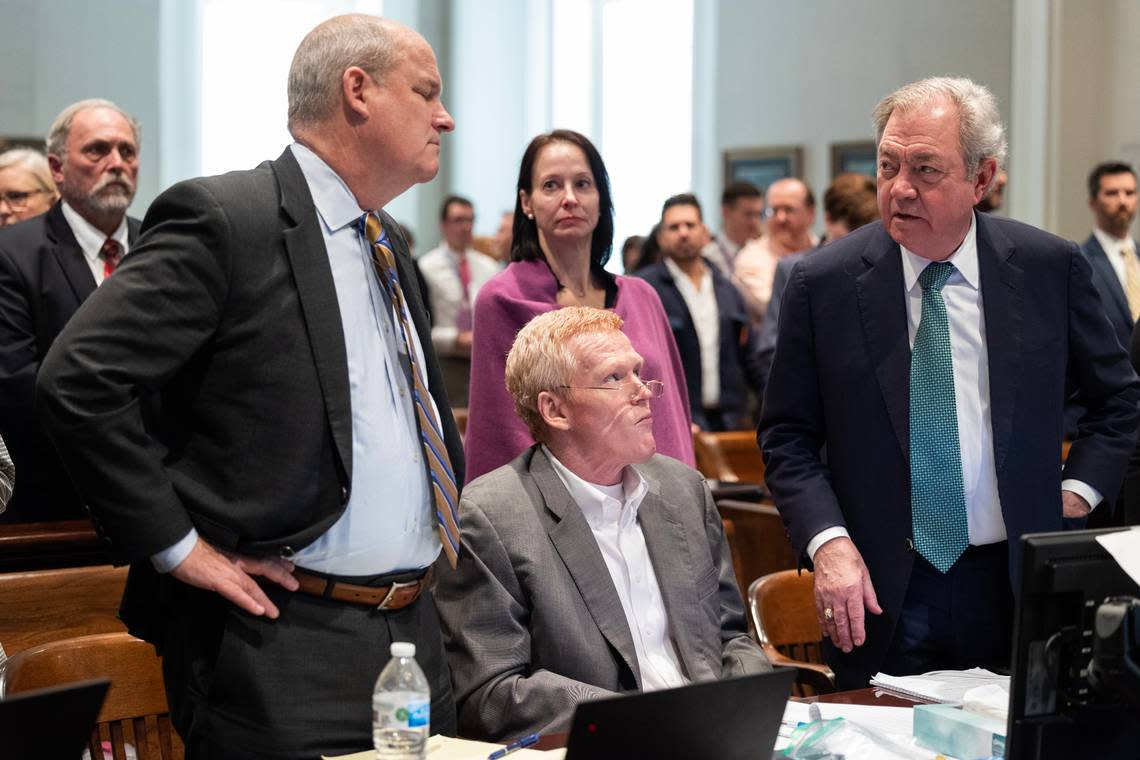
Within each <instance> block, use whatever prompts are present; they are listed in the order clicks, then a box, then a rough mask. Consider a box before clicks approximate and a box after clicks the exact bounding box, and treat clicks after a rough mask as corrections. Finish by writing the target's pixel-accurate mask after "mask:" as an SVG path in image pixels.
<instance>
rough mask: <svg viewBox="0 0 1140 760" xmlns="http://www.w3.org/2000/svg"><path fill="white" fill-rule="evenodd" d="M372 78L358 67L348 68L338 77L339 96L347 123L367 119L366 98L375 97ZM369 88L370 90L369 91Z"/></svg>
mask: <svg viewBox="0 0 1140 760" xmlns="http://www.w3.org/2000/svg"><path fill="white" fill-rule="evenodd" d="M373 84H374V83H373V81H372V77H370V76H368V73H367V72H366V71H365V70H364V69H362V68H360V67H359V66H349V67H348V68H347V69H345V70H344V73H343V74H341V77H340V86H341V95H342V96H343V98H344V108H345V110H346V111H347V112H348V115H349V121H350V122H355V121H360V120H364V119H367V118H368V116H369V114H368V102H367V101H368V98H369V97H375V92H374V90H375V88H374V87H373ZM370 88H371V89H370Z"/></svg>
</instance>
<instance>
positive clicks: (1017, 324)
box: [977, 214, 1116, 474]
mask: <svg viewBox="0 0 1140 760" xmlns="http://www.w3.org/2000/svg"><path fill="white" fill-rule="evenodd" d="M977 218H978V272H979V276H980V278H981V286H982V307H983V309H984V310H985V311H984V313H985V321H986V326H985V330H986V354H987V357H988V360H989V365H990V424H991V425H992V426H993V432H994V466H995V467H996V468H997V472H998V473H999V474H1000V473H1001V469H1002V463H1003V462H1004V461H1005V456H1006V454H1007V453H1008V452H1009V440H1010V433H1011V432H1012V430H1011V428H1012V426H1013V409H1014V406H1015V404H1016V400H1017V391H1018V383H1019V381H1020V378H1021V360H1022V338H1023V328H1024V324H1023V312H1024V308H1023V307H1024V290H1023V281H1024V275H1025V273H1024V271H1023V270H1022V268H1021V266H1020V265H1019V264H1018V263H1017V257H1016V255H1015V253H1016V251H1015V249H1014V246H1013V243H1011V242H1010V241H1009V240H1008V239H1007V238H1006V237H1005V236H1003V235H1002V234H1001V233H1000V232H999V231H998V229H997V227H996V225H992V224H991V223H990V220H988V219H985V218H983V215H982V214H978V215H977ZM1115 277H1116V275H1115V274H1113V278H1115Z"/></svg>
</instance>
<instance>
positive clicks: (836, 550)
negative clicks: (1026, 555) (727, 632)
mask: <svg viewBox="0 0 1140 760" xmlns="http://www.w3.org/2000/svg"><path fill="white" fill-rule="evenodd" d="M874 123H875V128H876V133H877V138H878V140H877V142H878V196H879V210H880V214H881V216H882V219H881V221H880V222H876V223H874V224H870V225H867V226H866V227H863V228H861V229H860V230H857V231H856V232H854V233H852V234H851V235H848V236H847V237H846V238H844V239H843V240H840V241H838V242H836V243H834V244H832V245H829V246H827V247H826V248H824V249H822V250H820V251H818V252H817V253H816V254H814V255H812V256H809V257H806V258H805V259H804V260H803V261H802V262H801V263H800V264H799V265H798V266H797V267H796V268H795V270H794V271H793V272H792V275H791V279H790V281H789V283H788V287H787V290H786V291H785V293H784V305H783V313H782V315H781V320H780V331H779V340H778V345H777V348H776V355H775V359H774V362H773V367H772V373H771V377H770V379H769V383H768V387H767V391H766V397H765V404H764V410H763V414H762V417H761V421H760V432H759V437H760V441H761V446H762V448H763V451H764V458H765V462H766V465H767V471H766V483H767V485H768V486H769V488H770V489H771V490H772V493H773V495H774V497H775V499H776V504H777V506H778V507H779V508H780V512H781V514H782V515H783V517H784V520H785V522H786V524H787V526H788V529H789V531H790V533H791V537H792V541H793V543H794V545H795V546H796V549H797V551H798V552H800V553H805V554H807V555H808V557H809V558H810V559H811V560H812V562H813V563H814V568H815V597H816V611H817V615H818V618H819V623H820V625H821V627H822V629H823V631H824V635H825V636H826V637H827V638H828V643H827V644H826V645H825V653H826V656H827V659H828V661H829V663H830V664H831V665H832V667H833V668H834V669H835V671H836V675H837V678H838V683H839V685H840V687H841V688H852V687H857V686H860V685H865V684H866V682H867V679H868V678H869V677H870V676H871V675H873V674H874V673H875V672H876V671H878V670H883V671H885V672H888V673H892V674H898V675H903V674H911V673H919V672H924V671H927V670H933V669H937V668H966V667H970V666H975V665H980V666H987V665H988V666H992V667H1001V666H1002V665H1005V664H1007V663H1008V658H1009V643H1010V639H1011V618H1012V594H1011V591H1010V582H1009V580H1010V577H1011V575H1012V573H1013V572H1014V569H1015V568H1016V567H1017V561H1018V556H1019V546H1018V539H1019V537H1020V536H1021V535H1022V534H1024V533H1028V532H1032V531H1044V530H1059V529H1060V528H1061V527H1062V518H1063V517H1064V518H1071V519H1074V520H1079V519H1083V518H1084V517H1086V516H1087V515H1088V513H1089V511H1090V509H1094V508H1097V506H1098V505H1099V504H1100V502H1101V501H1102V500H1103V499H1105V498H1108V499H1111V498H1113V497H1115V495H1116V493H1117V491H1118V489H1119V487H1120V480H1121V477H1122V475H1123V471H1124V466H1125V462H1126V460H1127V457H1128V454H1129V452H1130V450H1131V449H1132V447H1133V445H1134V441H1135V433H1136V427H1137V421H1138V420H1137V411H1136V401H1137V398H1138V395H1140V381H1138V380H1137V379H1136V375H1135V374H1134V373H1133V371H1132V368H1131V367H1130V365H1129V363H1128V359H1127V357H1126V356H1125V354H1124V352H1123V350H1122V349H1121V347H1120V344H1119V341H1118V340H1117V339H1116V337H1115V334H1114V333H1113V331H1112V328H1111V326H1110V325H1109V323H1108V321H1107V319H1105V316H1104V313H1103V309H1101V307H1100V302H1099V299H1098V298H1097V296H1096V291H1095V290H1094V288H1093V284H1092V281H1091V272H1090V268H1089V265H1088V262H1087V261H1086V259H1085V258H1084V257H1083V256H1081V254H1080V252H1079V251H1078V249H1077V247H1076V245H1074V244H1073V243H1070V242H1067V241H1064V240H1061V239H1060V238H1057V237H1055V236H1053V235H1050V234H1048V233H1045V232H1042V231H1040V230H1037V229H1035V228H1033V227H1029V226H1027V225H1024V224H1020V223H1018V222H1014V221H1011V220H1008V219H1002V218H998V217H992V216H989V215H985V214H975V213H974V211H973V206H974V204H975V203H977V201H978V200H979V199H981V198H982V197H983V196H984V195H985V193H986V191H987V189H988V188H989V186H990V184H991V183H992V182H993V179H994V176H995V174H996V173H997V171H998V169H999V167H1000V165H1001V163H1002V159H1003V158H1004V156H1005V137H1004V130H1003V128H1002V125H1001V121H1000V117H999V115H998V110H997V104H996V101H995V99H994V97H993V95H992V94H991V93H990V92H989V91H988V90H987V89H986V88H984V87H982V86H980V85H977V84H975V83H973V82H971V81H969V80H966V79H949V78H935V79H928V80H923V81H921V82H917V83H914V84H910V85H907V86H905V87H903V88H901V89H900V90H898V91H896V92H894V93H892V94H891V95H889V96H887V97H886V98H884V99H883V100H882V101H881V102H880V103H879V105H878V106H877V107H876V109H875V113H874ZM1067 381H1068V382H1071V383H1072V385H1073V386H1075V387H1076V388H1078V389H1079V391H1080V393H1081V395H1082V398H1083V399H1084V401H1085V404H1086V411H1085V414H1084V417H1083V418H1082V420H1081V423H1080V427H1079V433H1078V435H1077V437H1076V439H1075V440H1074V441H1073V445H1072V449H1071V452H1070V454H1069V458H1068V461H1067V463H1066V465H1065V468H1064V471H1063V472H1062V469H1061V460H1060V443H1061V434H1062V422H1063V420H1062V408H1063V405H1064V400H1065V389H1066V382H1067ZM867 613H870V614H867Z"/></svg>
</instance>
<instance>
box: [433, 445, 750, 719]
mask: <svg viewBox="0 0 1140 760" xmlns="http://www.w3.org/2000/svg"><path fill="white" fill-rule="evenodd" d="M636 467H637V469H638V471H639V472H640V473H641V474H642V476H643V477H644V478H645V480H646V481H647V484H648V486H649V491H648V493H647V494H646V496H645V499H644V501H642V503H641V506H640V508H639V510H638V520H639V522H640V524H641V529H642V532H643V533H644V535H645V543H646V545H647V547H648V549H649V555H650V559H651V561H652V563H653V567H654V570H655V571H656V573H657V581H658V584H659V586H660V588H661V595H662V597H663V599H664V602H665V609H666V613H667V615H668V618H669V629H670V631H671V633H672V635H673V640H674V641H675V642H676V646H677V652H678V655H679V657H680V660H681V663H682V667H683V668H684V672H685V674H686V675H687V676H688V677H689V678H690V679H692V680H694V681H700V680H710V679H715V678H721V677H728V676H734V675H742V674H745V673H754V672H758V671H763V670H768V669H769V668H770V666H769V664H768V660H767V659H766V658H765V657H764V655H763V654H762V653H761V652H760V649H759V647H758V646H757V645H756V643H755V642H753V641H752V639H751V638H749V636H748V633H747V630H746V626H745V622H744V615H743V610H742V604H741V598H740V592H739V590H738V589H737V587H736V579H735V577H734V575H733V570H732V562H731V561H730V559H729V554H728V545H727V543H726V542H725V540H724V534H723V532H722V529H721V523H720V517H719V515H718V514H717V511H716V507H715V506H714V505H713V501H712V496H711V494H710V493H709V489H708V486H707V485H706V484H705V481H704V479H703V478H702V477H701V476H700V475H699V474H697V473H696V472H695V471H694V470H692V469H690V468H689V467H687V466H685V465H684V464H681V463H680V462H678V461H676V460H674V459H670V458H668V457H665V456H661V455H656V456H654V457H653V458H652V459H650V460H649V461H648V462H646V463H645V464H641V465H636ZM460 511H461V514H462V520H463V553H462V555H461V556H460V560H459V570H458V572H442V573H438V574H437V577H438V578H439V585H438V587H437V589H436V603H437V604H438V606H439V611H440V617H441V619H442V621H443V630H444V636H445V637H446V642H447V650H448V659H449V661H450V664H451V672H452V678H453V680H454V684H455V697H456V703H457V706H458V708H459V733H460V735H462V736H470V737H478V738H489V739H495V740H507V739H511V738H515V737H518V736H521V735H525V734H528V733H532V732H544V731H565V730H567V728H568V724H569V719H570V717H571V715H572V714H573V710H574V707H575V705H577V703H578V702H580V701H583V700H586V699H591V698H595V697H601V696H606V695H608V694H610V693H612V692H621V691H629V690H633V689H638V688H640V687H641V674H640V669H639V668H638V662H637V655H636V652H635V649H634V645H633V638H632V635H631V634H630V631H629V626H628V624H627V623H626V618H625V613H624V612H623V610H622V605H621V601H620V599H619V598H618V595H617V591H616V589H615V588H614V584H613V580H612V579H611V577H610V574H609V570H608V569H607V568H606V563H605V560H604V559H603V558H602V554H601V551H600V550H599V549H598V545H597V542H596V541H595V540H594V535H593V533H592V532H591V531H590V526H589V524H588V523H587V522H586V518H585V516H583V514H582V512H581V510H579V508H578V506H577V505H576V504H575V503H574V501H573V500H572V498H571V496H570V494H569V492H568V491H567V490H566V487H565V486H564V485H563V484H562V481H561V479H559V477H558V474H557V473H556V472H555V470H554V468H553V466H552V465H551V463H550V460H549V458H548V457H547V456H546V454H545V453H544V452H543V451H542V449H541V448H540V447H539V446H537V445H536V446H532V447H531V448H529V449H527V450H526V451H524V452H523V453H522V454H521V455H520V456H519V457H518V458H516V459H515V460H514V461H513V462H511V463H510V464H507V465H504V466H502V467H500V468H499V469H497V470H494V471H492V472H489V473H487V474H486V475H484V476H483V477H480V478H477V479H476V480H474V481H472V482H471V483H469V484H467V486H466V487H465V488H464V489H463V499H462V503H461V509H460Z"/></svg>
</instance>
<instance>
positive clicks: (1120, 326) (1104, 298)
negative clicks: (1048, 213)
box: [1081, 235, 1140, 348]
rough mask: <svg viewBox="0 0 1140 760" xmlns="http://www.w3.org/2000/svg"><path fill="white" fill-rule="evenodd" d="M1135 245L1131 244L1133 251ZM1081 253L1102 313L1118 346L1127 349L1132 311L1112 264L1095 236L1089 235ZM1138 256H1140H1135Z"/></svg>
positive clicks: (1129, 342) (1130, 339)
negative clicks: (1102, 306) (1089, 268)
mask: <svg viewBox="0 0 1140 760" xmlns="http://www.w3.org/2000/svg"><path fill="white" fill-rule="evenodd" d="M1135 248H1136V245H1135V243H1133V250H1135ZM1081 253H1083V254H1084V255H1085V258H1087V259H1088V260H1089V264H1090V265H1091V266H1092V281H1093V285H1095V286H1096V290H1097V293H1099V294H1100V300H1101V302H1102V303H1103V304H1104V313H1105V314H1106V315H1107V316H1108V321H1109V322H1111V323H1112V327H1113V329H1114V330H1116V337H1117V338H1119V339H1120V345H1122V346H1124V347H1125V348H1128V347H1129V346H1130V345H1131V344H1132V325H1133V322H1132V311H1131V310H1130V309H1129V308H1128V297H1127V296H1125V295H1124V288H1123V287H1121V285H1120V278H1119V277H1117V276H1116V270H1115V269H1113V268H1112V262H1111V261H1109V260H1108V255H1107V254H1106V253H1105V252H1104V248H1102V247H1101V245H1100V241H1099V240H1097V239H1096V235H1089V237H1088V240H1086V241H1085V242H1084V243H1082V244H1081ZM1136 255H1138V256H1140V254H1136Z"/></svg>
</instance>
